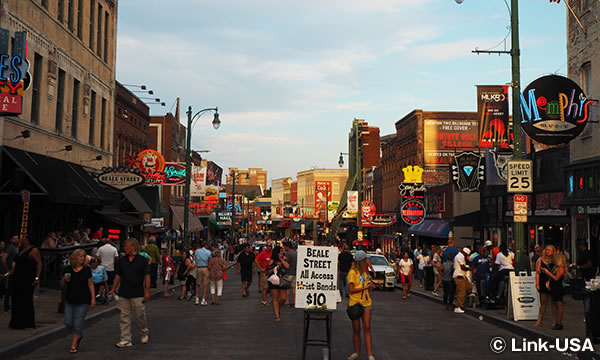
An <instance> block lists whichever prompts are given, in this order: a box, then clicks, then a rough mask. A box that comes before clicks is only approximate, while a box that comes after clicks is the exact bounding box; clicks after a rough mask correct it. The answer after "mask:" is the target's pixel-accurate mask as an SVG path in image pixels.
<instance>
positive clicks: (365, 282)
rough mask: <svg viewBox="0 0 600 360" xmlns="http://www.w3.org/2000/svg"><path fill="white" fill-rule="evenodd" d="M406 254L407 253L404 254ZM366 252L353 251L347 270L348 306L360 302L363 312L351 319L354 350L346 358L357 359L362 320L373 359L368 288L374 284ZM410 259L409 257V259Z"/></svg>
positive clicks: (367, 344) (349, 359)
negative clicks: (368, 272) (352, 258)
mask: <svg viewBox="0 0 600 360" xmlns="http://www.w3.org/2000/svg"><path fill="white" fill-rule="evenodd" d="M406 256H408V254H406ZM366 259H367V254H366V253H365V252H364V251H362V250H359V251H357V252H356V253H354V265H353V266H352V269H350V271H349V272H348V288H349V292H350V299H349V300H348V307H350V306H354V305H355V304H360V305H362V307H363V313H362V315H361V317H360V318H358V319H356V320H352V344H353V345H354V352H353V353H352V354H350V356H348V360H357V359H359V358H360V323H361V321H362V330H363V333H364V335H365V346H366V348H367V355H368V356H369V360H375V357H374V356H373V338H372V336H371V306H372V302H371V295H370V293H369V291H370V290H373V289H374V288H375V284H373V282H372V281H371V280H370V278H369V275H368V274H367V271H368V269H367V261H366ZM409 260H410V259H409Z"/></svg>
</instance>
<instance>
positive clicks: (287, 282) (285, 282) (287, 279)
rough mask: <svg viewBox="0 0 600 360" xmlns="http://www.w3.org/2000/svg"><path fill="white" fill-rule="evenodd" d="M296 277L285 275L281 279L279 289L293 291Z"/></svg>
mask: <svg viewBox="0 0 600 360" xmlns="http://www.w3.org/2000/svg"><path fill="white" fill-rule="evenodd" d="M293 279H294V275H283V276H281V277H280V278H279V287H281V288H282V289H291V288H292V280H293Z"/></svg>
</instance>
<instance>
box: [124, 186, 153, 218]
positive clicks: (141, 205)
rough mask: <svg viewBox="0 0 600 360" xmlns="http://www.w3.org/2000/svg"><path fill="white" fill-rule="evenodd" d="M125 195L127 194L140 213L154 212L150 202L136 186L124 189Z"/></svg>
mask: <svg viewBox="0 0 600 360" xmlns="http://www.w3.org/2000/svg"><path fill="white" fill-rule="evenodd" d="M123 196H125V198H126V199H127V201H129V203H130V204H131V206H133V207H134V208H135V209H136V210H137V212H138V213H140V214H144V213H146V214H152V209H150V207H149V206H148V204H147V203H146V202H145V201H144V199H143V198H142V196H141V195H140V193H139V192H138V191H137V190H136V189H135V188H132V189H127V190H125V191H123Z"/></svg>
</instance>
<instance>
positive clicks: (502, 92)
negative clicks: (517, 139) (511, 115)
mask: <svg viewBox="0 0 600 360" xmlns="http://www.w3.org/2000/svg"><path fill="white" fill-rule="evenodd" d="M477 115H478V117H479V147H481V148H491V147H501V148H506V147H508V145H509V144H510V142H511V141H510V132H509V127H508V85H478V86H477Z"/></svg>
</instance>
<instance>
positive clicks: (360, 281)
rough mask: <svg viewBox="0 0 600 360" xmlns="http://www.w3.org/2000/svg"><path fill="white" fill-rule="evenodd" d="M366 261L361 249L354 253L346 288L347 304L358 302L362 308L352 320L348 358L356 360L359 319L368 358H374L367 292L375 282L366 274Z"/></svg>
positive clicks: (358, 348)
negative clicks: (348, 295)
mask: <svg viewBox="0 0 600 360" xmlns="http://www.w3.org/2000/svg"><path fill="white" fill-rule="evenodd" d="M367 261H368V259H367V254H366V253H365V252H364V251H362V250H359V251H357V252H356V253H354V264H353V266H352V269H350V271H349V272H348V289H349V291H350V300H349V303H348V306H352V305H354V304H357V303H360V304H361V305H362V306H363V308H364V311H363V314H362V316H361V317H360V318H358V319H356V320H352V330H353V335H352V343H353V344H354V352H353V353H352V354H351V355H350V356H348V360H356V359H358V358H359V357H360V321H361V319H362V327H363V332H364V334H365V345H366V347H367V354H368V355H369V360H375V357H374V356H373V339H372V338H371V294H369V290H372V289H374V288H375V284H373V282H371V279H370V278H369V276H368V274H367V271H368V270H367V268H368V263H367Z"/></svg>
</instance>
